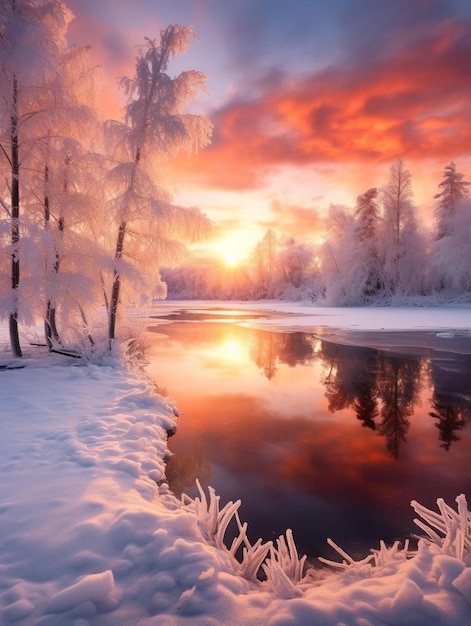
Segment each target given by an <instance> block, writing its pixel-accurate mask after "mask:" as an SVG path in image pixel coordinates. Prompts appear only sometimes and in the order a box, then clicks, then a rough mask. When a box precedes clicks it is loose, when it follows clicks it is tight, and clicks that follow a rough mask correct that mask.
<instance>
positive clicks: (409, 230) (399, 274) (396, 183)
mask: <svg viewBox="0 0 471 626" xmlns="http://www.w3.org/2000/svg"><path fill="white" fill-rule="evenodd" d="M381 199H382V206H383V221H382V229H381V243H382V245H381V262H382V273H383V281H384V288H385V294H386V295H392V296H395V295H398V294H407V295H414V294H420V293H423V292H424V289H425V281H426V278H425V274H426V244H425V239H424V237H423V236H422V235H421V233H420V231H419V226H418V221H417V218H416V209H415V206H414V204H413V194H412V185H411V174H410V172H409V170H407V169H406V167H405V165H404V161H403V160H402V159H398V160H397V161H395V163H393V165H392V166H391V169H390V177H389V181H388V182H387V183H386V185H385V186H384V187H383V188H382V190H381Z"/></svg>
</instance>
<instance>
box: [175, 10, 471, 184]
mask: <svg viewBox="0 0 471 626" xmlns="http://www.w3.org/2000/svg"><path fill="white" fill-rule="evenodd" d="M470 93H471V21H470V20H462V21H460V22H458V21H453V20H449V21H445V22H442V23H441V24H439V25H438V26H435V27H434V28H433V29H430V30H429V31H428V32H426V33H417V36H416V40H415V42H414V43H413V44H411V45H409V47H408V48H406V49H403V50H399V51H397V52H396V53H395V54H394V56H393V55H391V54H387V53H386V54H385V53H384V51H381V50H378V57H377V59H372V60H370V62H369V65H368V66H358V65H357V66H354V65H349V64H345V65H344V66H343V67H331V68H328V69H326V70H324V71H323V72H320V73H316V74H313V75H311V76H308V77H306V78H304V79H298V80H287V79H286V80H285V81H284V82H280V79H279V76H277V77H276V79H274V80H273V81H272V83H271V84H270V82H269V81H266V82H265V83H264V90H263V91H262V92H261V93H260V95H258V96H256V97H254V98H253V99H245V100H243V99H241V98H240V99H235V100H233V101H232V102H230V103H229V104H228V105H227V106H225V107H224V108H222V109H220V110H218V111H216V112H215V113H214V114H213V115H212V116H210V117H211V119H212V121H213V123H214V125H215V134H214V140H213V144H212V146H210V147H209V148H207V149H206V150H205V151H203V152H202V153H201V154H199V155H198V156H197V157H196V158H195V159H194V160H193V159H190V160H188V161H186V162H185V163H181V162H180V163H179V167H183V168H184V169H185V170H186V172H187V173H188V174H189V176H194V177H196V178H197V179H199V182H200V183H201V182H202V181H203V184H205V185H207V186H212V187H214V186H217V187H220V188H232V189H239V190H241V189H247V188H253V187H257V186H259V185H261V184H262V181H263V176H264V174H265V173H266V172H267V171H268V170H269V169H270V168H273V167H277V166H280V165H310V164H315V163H326V162H335V163H342V162H343V163H347V162H349V163H351V162H352V161H359V162H361V163H384V162H390V161H392V160H394V159H395V158H397V157H398V156H404V157H405V158H406V159H412V160H420V159H425V158H430V157H432V158H433V157H437V158H442V159H443V160H444V162H446V161H447V160H449V159H452V158H453V159H456V158H458V157H460V156H464V155H469V153H470V146H471V126H470V124H469V106H470Z"/></svg>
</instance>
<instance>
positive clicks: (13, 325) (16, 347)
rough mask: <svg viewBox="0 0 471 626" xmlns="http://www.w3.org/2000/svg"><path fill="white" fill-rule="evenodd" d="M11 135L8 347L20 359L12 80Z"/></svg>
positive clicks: (17, 167) (15, 107) (17, 177)
mask: <svg viewBox="0 0 471 626" xmlns="http://www.w3.org/2000/svg"><path fill="white" fill-rule="evenodd" d="M10 133H11V174H12V176H11V243H12V253H11V288H12V291H13V298H12V309H11V312H10V318H9V330H10V345H11V350H12V352H13V354H14V356H16V357H22V356H23V353H22V351H21V345H20V337H19V333H18V287H19V284H20V257H19V249H18V248H19V245H18V244H19V241H20V223H19V219H20V163H19V154H18V81H17V79H16V77H14V78H13V102H12V114H11V118H10Z"/></svg>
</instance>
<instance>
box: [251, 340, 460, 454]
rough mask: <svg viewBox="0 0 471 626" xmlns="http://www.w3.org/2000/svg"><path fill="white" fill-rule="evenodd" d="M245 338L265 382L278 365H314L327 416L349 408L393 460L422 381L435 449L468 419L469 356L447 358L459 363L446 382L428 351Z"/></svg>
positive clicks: (436, 356)
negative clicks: (427, 388) (427, 389)
mask: <svg viewBox="0 0 471 626" xmlns="http://www.w3.org/2000/svg"><path fill="white" fill-rule="evenodd" d="M248 332H249V333H251V337H250V341H249V345H250V349H249V354H250V357H251V358H252V360H253V361H254V363H255V364H256V365H257V367H259V368H260V369H261V370H262V371H263V373H264V374H265V376H266V377H267V378H268V379H269V380H271V379H272V378H273V377H274V376H275V375H276V372H277V368H278V365H279V364H281V363H284V364H286V365H288V366H290V367H295V366H296V365H306V364H309V363H312V362H313V361H314V360H319V361H320V362H321V363H322V366H323V371H324V379H323V384H324V386H325V396H326V398H327V400H328V407H329V411H330V412H332V413H336V412H337V411H342V410H344V409H347V408H353V410H354V412H355V414H356V417H357V419H358V420H359V421H360V423H361V425H362V426H363V427H365V428H369V429H371V430H375V431H377V432H378V433H379V434H380V435H382V436H383V437H384V438H385V440H386V448H387V450H388V451H389V453H390V454H391V456H392V457H393V458H395V459H398V458H399V453H400V448H401V444H403V443H405V442H406V440H407V433H408V431H409V427H410V418H411V417H412V415H413V414H414V411H415V408H416V406H417V405H418V404H419V402H420V394H421V391H422V390H423V388H424V384H425V382H426V381H427V384H429V385H431V386H432V388H433V399H432V407H433V411H432V412H430V414H429V415H430V416H431V417H433V418H434V419H436V420H438V421H437V422H436V424H435V425H436V427H437V428H438V430H439V437H438V438H439V441H440V447H442V448H444V449H445V450H449V449H450V446H451V444H452V442H454V441H459V439H460V438H459V436H458V435H457V432H458V431H461V430H462V429H463V428H464V427H465V426H466V424H467V423H468V422H469V421H470V419H471V408H470V400H469V397H466V394H467V393H468V391H469V380H471V371H470V369H471V366H470V361H471V358H470V357H469V356H466V355H452V356H451V357H450V356H448V360H450V359H451V360H453V362H454V363H455V362H456V360H457V359H458V360H461V361H462V362H461V367H459V368H458V369H457V367H456V363H455V364H454V366H453V368H451V371H452V372H453V375H452V376H450V375H448V376H447V375H446V372H445V375H444V371H443V370H444V367H443V362H444V356H443V353H438V354H434V353H433V351H430V350H428V351H424V350H420V351H418V352H417V353H416V354H410V353H407V354H399V353H395V352H392V351H386V350H379V349H376V348H366V347H361V346H351V345H342V344H338V343H333V342H330V341H322V340H320V339H319V338H316V337H315V336H314V335H311V334H307V333H302V332H292V333H283V332H270V331H260V330H257V331H253V330H252V331H250V330H249V331H248ZM445 361H446V358H445ZM445 366H446V362H445ZM458 371H459V375H457V372H458ZM448 374H449V372H448Z"/></svg>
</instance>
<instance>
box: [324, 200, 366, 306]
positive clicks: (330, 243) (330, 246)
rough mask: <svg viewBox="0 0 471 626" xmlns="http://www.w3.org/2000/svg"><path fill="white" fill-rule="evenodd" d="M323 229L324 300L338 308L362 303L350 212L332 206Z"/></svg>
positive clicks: (361, 279) (359, 265) (359, 264)
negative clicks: (325, 231) (325, 232)
mask: <svg viewBox="0 0 471 626" xmlns="http://www.w3.org/2000/svg"><path fill="white" fill-rule="evenodd" d="M327 226H328V230H327V236H326V240H325V243H324V244H323V246H322V248H321V250H320V255H321V263H322V275H323V280H324V283H325V296H326V299H327V301H328V302H329V303H330V304H333V305H339V306H348V305H353V304H362V303H363V300H364V296H363V285H364V282H365V280H364V277H363V270H364V269H365V268H364V266H363V263H362V260H361V259H360V256H359V255H358V245H357V244H358V240H357V237H356V231H355V219H354V216H353V215H352V211H351V209H348V208H347V207H344V206H339V205H332V206H331V207H330V209H329V214H328V217H327ZM357 281H359V282H357Z"/></svg>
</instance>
